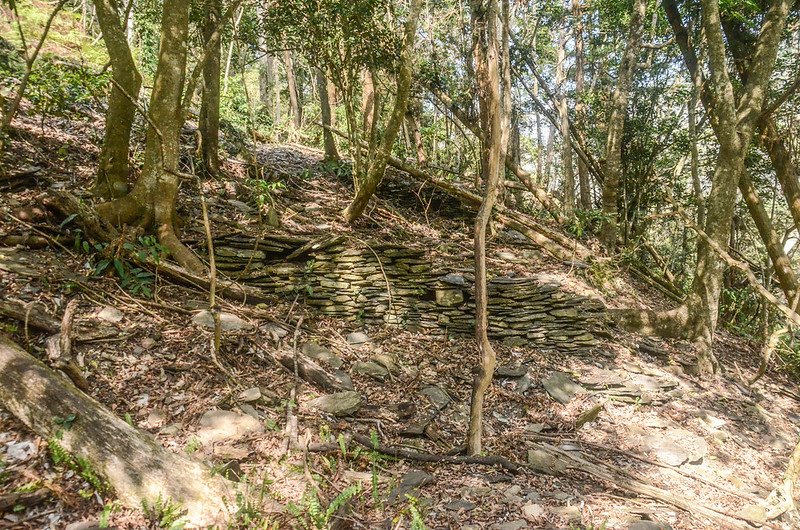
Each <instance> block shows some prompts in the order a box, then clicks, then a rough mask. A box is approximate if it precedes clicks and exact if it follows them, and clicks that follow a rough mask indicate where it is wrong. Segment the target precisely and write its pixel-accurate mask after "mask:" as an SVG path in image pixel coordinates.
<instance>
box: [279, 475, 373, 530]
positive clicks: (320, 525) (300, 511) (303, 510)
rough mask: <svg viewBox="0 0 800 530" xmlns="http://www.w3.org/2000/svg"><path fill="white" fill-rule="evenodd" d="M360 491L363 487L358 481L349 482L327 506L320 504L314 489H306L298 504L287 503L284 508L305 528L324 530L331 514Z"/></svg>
mask: <svg viewBox="0 0 800 530" xmlns="http://www.w3.org/2000/svg"><path fill="white" fill-rule="evenodd" d="M362 491H363V487H362V485H361V483H360V482H357V483H355V484H351V485H350V486H348V487H346V488H345V489H343V490H342V492H341V493H339V495H337V496H336V497H335V498H334V499H333V500H332V501H331V502H330V504H328V506H327V507H323V506H322V504H321V503H320V500H319V496H318V495H317V492H316V491H311V492H309V491H306V493H305V494H303V498H302V499H301V500H300V503H301V504H300V506H298V505H296V504H294V503H289V504H288V505H287V507H286V510H287V511H288V512H289V513H290V514H291V515H293V516H294V517H296V518H297V519H298V520H299V521H300V524H301V525H302V526H303V528H305V529H306V530H311V529H315V530H324V529H326V528H328V527H329V525H330V522H331V519H332V518H333V516H334V515H336V513H337V512H338V511H339V510H340V509H341V508H342V507H343V506H345V505H346V504H347V503H348V502H350V501H351V500H352V499H353V498H355V497H357V496H358V495H359V494H360V493H361V492H362Z"/></svg>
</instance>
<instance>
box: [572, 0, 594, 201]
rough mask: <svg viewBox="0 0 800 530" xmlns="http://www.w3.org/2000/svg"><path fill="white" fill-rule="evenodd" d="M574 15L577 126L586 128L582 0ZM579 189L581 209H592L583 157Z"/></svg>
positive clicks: (575, 5) (574, 2) (575, 1)
mask: <svg viewBox="0 0 800 530" xmlns="http://www.w3.org/2000/svg"><path fill="white" fill-rule="evenodd" d="M572 16H573V18H574V19H575V126H576V127H578V128H579V129H584V128H585V123H584V122H585V119H586V105H585V104H584V103H583V99H582V97H583V90H584V84H585V79H584V75H585V74H584V60H585V58H584V56H583V43H584V42H583V6H581V0H572ZM578 190H579V192H580V203H579V204H580V207H581V209H583V210H591V209H592V189H591V184H590V183H589V169H588V168H587V167H586V162H584V161H583V159H582V158H581V157H578Z"/></svg>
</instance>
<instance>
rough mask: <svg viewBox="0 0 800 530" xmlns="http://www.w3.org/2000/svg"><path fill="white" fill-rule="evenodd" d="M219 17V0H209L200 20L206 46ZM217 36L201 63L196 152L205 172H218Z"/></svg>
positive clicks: (220, 11)
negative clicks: (197, 150) (198, 143)
mask: <svg viewBox="0 0 800 530" xmlns="http://www.w3.org/2000/svg"><path fill="white" fill-rule="evenodd" d="M221 16H222V4H221V1H220V0H209V2H208V3H207V12H206V18H205V20H204V21H203V42H204V43H205V45H206V46H208V45H209V42H210V41H211V39H212V37H213V35H214V31H215V30H216V29H217V25H218V24H219V21H220V17H221ZM221 60H222V44H221V39H218V38H217V39H214V42H213V43H211V49H210V50H208V52H207V55H206V60H205V64H204V65H203V99H202V101H201V103H200V118H199V129H200V153H201V155H202V160H203V170H204V171H205V172H206V174H208V175H215V176H216V175H218V174H219V98H220V62H221Z"/></svg>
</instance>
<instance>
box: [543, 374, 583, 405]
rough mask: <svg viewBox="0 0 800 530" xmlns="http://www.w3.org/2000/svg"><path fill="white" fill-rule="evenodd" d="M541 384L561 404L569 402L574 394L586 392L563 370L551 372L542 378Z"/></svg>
mask: <svg viewBox="0 0 800 530" xmlns="http://www.w3.org/2000/svg"><path fill="white" fill-rule="evenodd" d="M542 386H544V389H545V390H546V391H547V393H548V394H550V396H551V397H552V398H553V399H555V400H556V401H558V402H559V403H561V404H562V405H566V404H567V403H569V402H570V401H571V400H572V398H573V397H575V394H579V393H584V392H586V390H585V389H584V388H583V387H582V386H581V385H579V384H578V383H576V382H575V381H573V380H572V378H571V377H570V376H569V374H566V373H564V372H553V373H552V374H550V376H548V377H545V378H544V379H542Z"/></svg>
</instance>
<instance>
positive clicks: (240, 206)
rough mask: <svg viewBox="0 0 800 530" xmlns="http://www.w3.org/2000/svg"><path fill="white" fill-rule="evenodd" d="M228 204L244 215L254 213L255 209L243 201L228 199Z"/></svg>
mask: <svg viewBox="0 0 800 530" xmlns="http://www.w3.org/2000/svg"><path fill="white" fill-rule="evenodd" d="M227 202H228V204H230V205H231V206H233V207H234V208H236V209H237V210H239V211H240V212H242V213H243V214H247V215H249V214H251V213H253V209H252V208H251V207H250V206H249V205H248V204H247V203H244V202H242V201H238V200H236V199H228V201H227Z"/></svg>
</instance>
